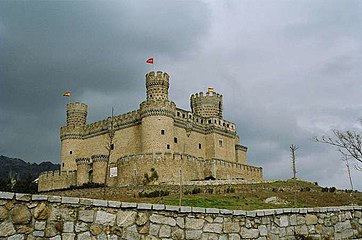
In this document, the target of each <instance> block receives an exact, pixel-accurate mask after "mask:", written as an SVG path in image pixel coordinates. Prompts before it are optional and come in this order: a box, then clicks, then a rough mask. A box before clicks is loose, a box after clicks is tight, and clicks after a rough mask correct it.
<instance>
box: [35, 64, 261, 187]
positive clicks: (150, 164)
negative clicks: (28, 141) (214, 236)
mask: <svg viewBox="0 0 362 240" xmlns="http://www.w3.org/2000/svg"><path fill="white" fill-rule="evenodd" d="M168 89H169V75H168V74H167V73H163V72H161V71H158V72H150V73H148V74H146V100H144V101H143V102H141V103H140V107H139V109H137V110H135V111H132V112H129V113H125V114H121V115H117V116H110V117H108V118H106V119H104V120H101V121H97V122H94V123H90V124H87V114H88V106H87V105H86V104H84V103H79V102H75V103H69V104H68V105H67V109H66V112H67V118H66V125H65V126H63V127H61V129H60V140H61V169H60V171H54V172H45V173H43V174H41V175H40V177H39V191H49V190H54V189H63V188H69V187H70V186H73V185H77V186H81V185H83V184H86V183H97V184H105V185H107V186H112V187H114V186H126V185H134V184H140V183H142V182H143V177H144V175H145V174H146V173H148V172H149V171H150V170H151V169H154V170H156V172H157V174H158V179H157V181H156V182H154V184H157V183H167V182H179V181H180V175H182V176H181V178H182V179H183V180H185V181H195V180H204V179H205V178H208V177H212V178H215V179H219V180H232V179H238V180H247V181H261V180H263V171H262V168H261V167H255V166H251V165H249V164H248V161H247V147H245V146H243V145H241V144H240V139H239V136H238V135H237V132H236V126H235V124H234V123H232V122H230V121H227V120H225V119H224V118H223V111H222V107H223V96H222V95H221V94H219V93H217V92H215V91H214V90H213V89H211V90H210V89H209V90H208V91H207V92H206V93H202V92H200V93H196V94H193V95H192V96H191V97H190V106H191V111H187V110H183V109H181V108H178V107H176V104H175V103H174V102H172V101H170V100H169V97H168ZM109 153H110V156H109V159H108V155H109ZM170 166H172V168H170ZM180 172H181V173H180Z"/></svg>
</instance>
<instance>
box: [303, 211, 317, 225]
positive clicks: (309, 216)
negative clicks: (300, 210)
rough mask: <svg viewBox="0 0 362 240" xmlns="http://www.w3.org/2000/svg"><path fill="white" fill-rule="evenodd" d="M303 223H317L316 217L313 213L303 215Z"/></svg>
mask: <svg viewBox="0 0 362 240" xmlns="http://www.w3.org/2000/svg"><path fill="white" fill-rule="evenodd" d="M305 223H306V224H307V225H314V224H317V223H318V217H317V216H316V215H314V214H307V215H306V216H305Z"/></svg>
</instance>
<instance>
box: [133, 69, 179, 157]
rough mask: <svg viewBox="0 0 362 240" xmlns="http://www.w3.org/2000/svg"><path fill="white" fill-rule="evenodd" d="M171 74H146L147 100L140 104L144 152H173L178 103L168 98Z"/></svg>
mask: <svg viewBox="0 0 362 240" xmlns="http://www.w3.org/2000/svg"><path fill="white" fill-rule="evenodd" d="M169 78H170V77H169V75H168V74H167V73H165V72H161V71H158V72H157V73H155V72H149V73H147V74H146V100H145V101H143V102H142V103H141V104H140V115H141V118H142V127H141V135H142V138H141V139H142V152H144V153H152V152H171V151H173V139H174V116H175V112H176V105H175V103H174V102H171V101H169V100H168V88H169Z"/></svg>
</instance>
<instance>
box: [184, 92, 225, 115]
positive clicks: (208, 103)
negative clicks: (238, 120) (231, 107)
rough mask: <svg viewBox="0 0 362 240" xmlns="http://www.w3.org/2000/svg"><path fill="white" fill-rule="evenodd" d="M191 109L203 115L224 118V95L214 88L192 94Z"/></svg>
mask: <svg viewBox="0 0 362 240" xmlns="http://www.w3.org/2000/svg"><path fill="white" fill-rule="evenodd" d="M190 105H191V111H192V113H194V114H197V115H199V116H202V117H206V118H209V117H219V118H222V95H221V94H219V93H217V92H214V91H213V90H211V91H207V92H206V94H204V93H203V92H200V93H196V94H192V95H191V97H190Z"/></svg>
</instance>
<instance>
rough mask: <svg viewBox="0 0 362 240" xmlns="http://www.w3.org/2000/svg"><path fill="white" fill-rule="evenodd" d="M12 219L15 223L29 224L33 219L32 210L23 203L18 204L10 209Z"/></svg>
mask: <svg viewBox="0 0 362 240" xmlns="http://www.w3.org/2000/svg"><path fill="white" fill-rule="evenodd" d="M10 215H11V219H12V221H13V223H14V224H27V223H29V222H30V220H31V217H32V216H31V212H30V210H29V209H28V208H27V207H26V206H25V205H22V204H16V205H15V206H14V207H13V209H11V211H10Z"/></svg>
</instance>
